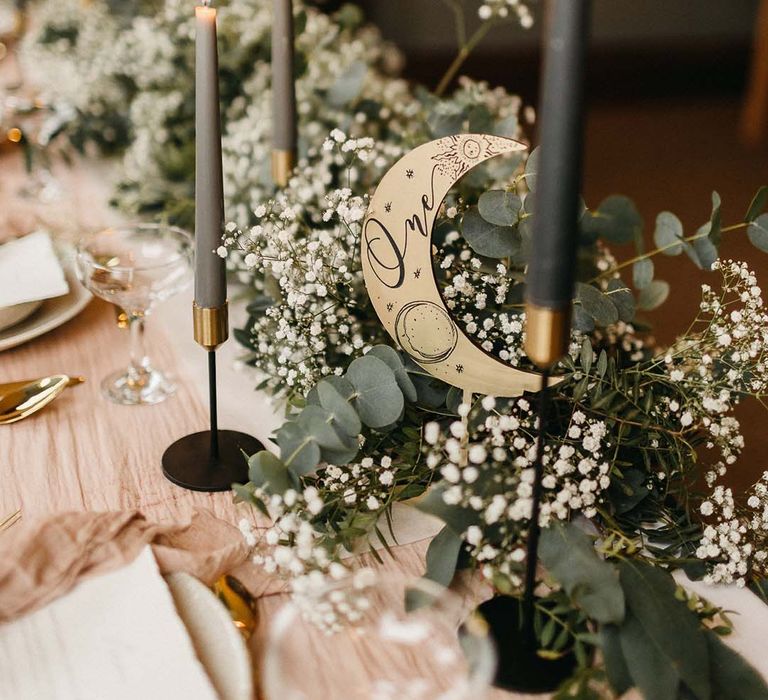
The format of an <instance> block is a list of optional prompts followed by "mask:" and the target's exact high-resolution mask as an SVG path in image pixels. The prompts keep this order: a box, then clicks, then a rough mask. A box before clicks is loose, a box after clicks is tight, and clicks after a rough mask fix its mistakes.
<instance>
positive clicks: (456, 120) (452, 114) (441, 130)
mask: <svg viewBox="0 0 768 700" xmlns="http://www.w3.org/2000/svg"><path fill="white" fill-rule="evenodd" d="M445 107H446V105H444V104H443V103H440V104H439V105H438V106H437V107H436V108H435V109H434V110H433V111H432V112H431V113H430V114H429V116H428V117H427V125H428V126H429V130H430V132H431V133H432V136H433V137H434V138H437V139H439V138H443V137H445V136H453V135H454V134H458V133H460V132H462V131H463V130H464V121H465V120H466V115H465V114H464V112H463V111H456V109H455V107H453V105H449V106H448V107H450V111H449V110H447V109H446V108H445Z"/></svg>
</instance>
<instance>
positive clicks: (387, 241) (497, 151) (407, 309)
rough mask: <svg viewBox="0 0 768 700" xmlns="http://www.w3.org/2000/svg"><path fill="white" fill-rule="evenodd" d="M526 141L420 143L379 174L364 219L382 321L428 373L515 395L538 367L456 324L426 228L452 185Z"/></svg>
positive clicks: (467, 138) (365, 250) (480, 138)
mask: <svg viewBox="0 0 768 700" xmlns="http://www.w3.org/2000/svg"><path fill="white" fill-rule="evenodd" d="M526 148H527V147H526V146H525V144H522V143H520V142H519V141H513V140H512V139H508V138H502V137H500V136H489V135H485V134H461V135H457V136H448V137H446V138H442V139H438V140H436V141H430V142H429V143H425V144H423V145H421V146H419V147H417V148H415V149H414V150H413V151H411V152H410V153H408V154H406V155H405V156H403V157H402V158H401V159H400V160H399V161H398V162H397V163H395V165H394V166H393V167H392V168H391V169H390V170H389V171H388V172H387V173H386V174H385V175H384V177H383V178H382V180H381V182H380V183H379V186H378V187H377V188H376V191H375V192H374V194H373V197H371V202H370V206H369V207H368V212H367V213H366V216H365V221H364V222H363V235H362V263H363V277H364V279H365V285H366V287H367V288H368V293H369V294H370V297H371V302H372V303H373V306H374V308H375V309H376V313H377V314H378V315H379V318H380V319H381V321H382V323H383V324H384V327H385V328H386V329H387V331H388V332H389V334H390V335H391V336H392V337H393V338H394V339H395V340H396V341H397V342H398V343H399V344H400V346H401V347H402V348H403V349H404V350H405V351H406V352H407V353H408V354H409V355H410V356H411V357H412V358H413V359H414V360H415V361H416V362H417V363H418V364H419V365H421V366H422V367H423V368H424V369H425V370H426V371H427V372H429V373H430V374H433V375H434V376H436V377H438V378H440V379H442V380H443V381H444V382H447V383H448V384H451V385H453V386H456V387H459V388H461V389H464V390H465V391H470V392H476V393H480V394H493V395H495V396H519V395H520V394H522V393H523V392H524V391H538V390H539V389H540V388H541V386H540V385H541V377H540V375H539V374H538V373H537V372H526V371H524V370H520V369H516V368H514V367H510V366H509V365H507V364H505V363H504V362H502V361H501V360H499V359H497V358H496V357H494V356H493V355H491V354H489V353H487V352H485V351H484V350H483V349H482V348H480V347H479V346H477V345H476V344H475V343H474V342H473V341H472V340H471V339H470V338H469V337H468V336H467V335H466V334H465V333H464V332H463V331H462V330H461V329H460V328H459V327H458V326H457V325H456V323H455V322H454V320H453V319H452V317H451V315H450V312H449V310H448V308H447V307H446V305H445V301H444V300H443V298H442V296H441V294H440V289H439V288H438V286H437V280H436V279H435V274H434V272H433V270H432V227H433V225H434V222H435V218H436V217H437V213H438V210H439V208H440V204H441V202H442V201H443V199H444V198H445V195H446V194H447V193H448V191H449V190H450V189H451V187H453V185H454V184H455V183H456V182H457V181H458V180H460V179H461V178H462V177H463V176H464V175H465V174H466V173H467V172H469V171H470V170H471V169H472V168H473V167H475V166H476V165H479V164H480V163H482V162H484V161H486V160H488V159H489V158H493V157H494V156H499V155H502V154H505V153H513V152H515V151H523V150H525V149H526Z"/></svg>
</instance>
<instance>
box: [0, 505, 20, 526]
mask: <svg viewBox="0 0 768 700" xmlns="http://www.w3.org/2000/svg"><path fill="white" fill-rule="evenodd" d="M20 520H21V508H19V509H18V510H17V511H16V512H15V513H11V514H10V515H9V516H8V517H7V518H5V519H4V520H2V521H0V532H2V531H3V530H8V529H10V528H12V527H13V526H14V525H15V524H16V523H17V522H19V521H20Z"/></svg>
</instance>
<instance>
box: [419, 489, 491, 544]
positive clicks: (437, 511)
mask: <svg viewBox="0 0 768 700" xmlns="http://www.w3.org/2000/svg"><path fill="white" fill-rule="evenodd" d="M450 486H451V485H450V484H448V483H446V482H443V481H441V482H440V483H438V484H435V485H434V486H432V487H430V489H429V490H428V491H427V493H426V495H425V496H424V498H422V499H421V500H420V501H418V502H417V503H416V504H415V505H416V509H417V510H420V511H421V512H422V513H428V514H429V515H434V516H435V517H436V518H440V520H442V521H443V522H444V523H445V524H446V525H447V526H448V527H449V528H451V530H453V532H454V534H456V535H462V534H463V533H464V532H466V530H467V528H468V527H469V526H470V525H476V524H477V523H478V522H479V521H480V515H479V513H478V512H477V511H475V510H472V509H471V508H465V507H463V506H457V505H448V504H447V503H446V502H445V501H444V500H443V494H444V493H445V492H446V491H447V490H448V489H449V488H450Z"/></svg>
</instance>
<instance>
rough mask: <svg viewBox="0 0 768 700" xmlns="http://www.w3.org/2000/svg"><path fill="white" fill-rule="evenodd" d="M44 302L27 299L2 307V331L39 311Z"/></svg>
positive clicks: (0, 323) (0, 318) (0, 329)
mask: <svg viewBox="0 0 768 700" xmlns="http://www.w3.org/2000/svg"><path fill="white" fill-rule="evenodd" d="M42 304H43V302H42V300H40V301H26V302H24V303H23V304H14V305H13V306H3V307H0V331H4V330H5V329H6V328H10V327H11V326H15V325H16V324H17V323H21V322H22V321H23V320H24V319H25V318H27V317H29V316H31V315H32V314H33V313H35V311H37V310H38V309H39V308H40V307H41V306H42Z"/></svg>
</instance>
